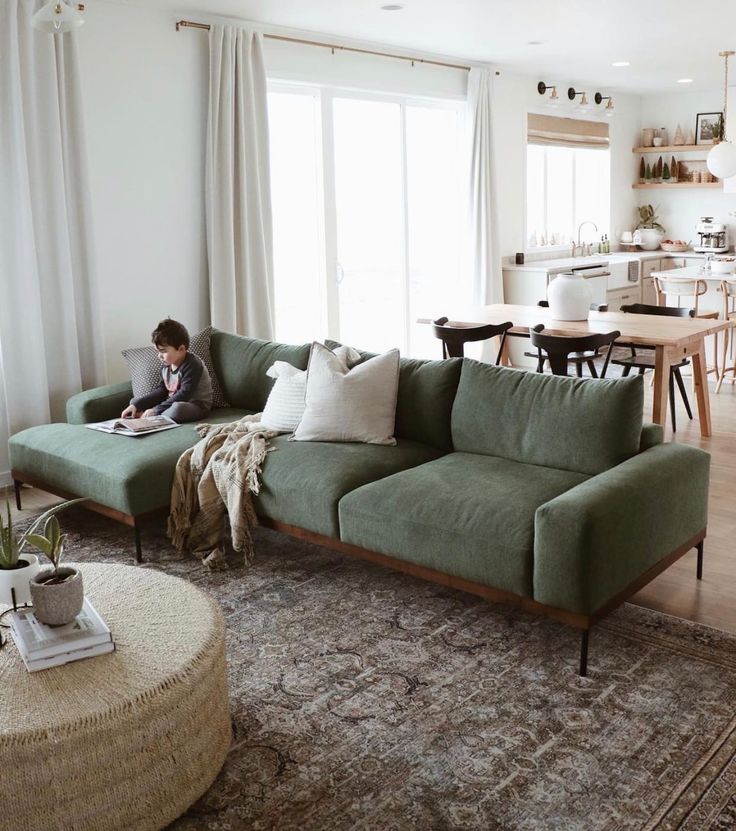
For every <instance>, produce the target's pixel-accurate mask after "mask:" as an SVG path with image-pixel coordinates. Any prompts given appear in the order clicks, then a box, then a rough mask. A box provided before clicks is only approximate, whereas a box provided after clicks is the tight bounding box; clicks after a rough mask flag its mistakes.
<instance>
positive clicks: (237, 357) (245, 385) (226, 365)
mask: <svg viewBox="0 0 736 831" xmlns="http://www.w3.org/2000/svg"><path fill="white" fill-rule="evenodd" d="M210 352H211V354H212V361H213V363H214V365H215V372H217V377H218V378H219V379H220V383H221V384H222V388H223V392H224V393H225V396H226V397H227V400H228V401H229V402H230V405H231V406H232V407H239V408H240V409H243V410H251V411H253V412H257V413H260V412H262V411H263V408H264V407H265V405H266V400H267V399H268V394H269V392H271V387H272V386H273V384H274V379H273V378H269V377H268V376H267V375H266V370H267V369H269V367H271V366H272V365H273V363H274V361H286V363H289V364H292V366H295V367H297V369H306V368H307V362H308V361H309V344H308V343H305V344H302V345H300V346H288V345H286V344H283V343H272V342H271V341H266V340H258V339H257V338H247V337H244V336H242V335H232V334H230V333H229V332H220V331H218V330H217V329H215V330H214V331H213V333H212V338H211V341H210Z"/></svg>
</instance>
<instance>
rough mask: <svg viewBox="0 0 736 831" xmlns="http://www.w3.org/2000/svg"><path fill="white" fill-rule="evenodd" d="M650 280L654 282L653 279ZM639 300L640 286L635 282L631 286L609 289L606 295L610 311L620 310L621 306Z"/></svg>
mask: <svg viewBox="0 0 736 831" xmlns="http://www.w3.org/2000/svg"><path fill="white" fill-rule="evenodd" d="M649 282H650V283H651V282H652V281H651V279H650V280H649ZM638 302H639V286H637V285H633V284H632V286H631V288H626V289H616V290H615V291H609V292H608V294H607V296H606V303H608V311H609V312H618V311H620V310H621V306H629V305H630V304H631V303H638Z"/></svg>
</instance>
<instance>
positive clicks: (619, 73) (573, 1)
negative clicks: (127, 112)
mask: <svg viewBox="0 0 736 831" xmlns="http://www.w3.org/2000/svg"><path fill="white" fill-rule="evenodd" d="M393 1H394V2H396V3H402V4H403V5H404V8H403V9H402V10H401V11H394V12H387V11H382V10H381V9H380V6H381V5H382V4H384V3H386V2H391V0H146V2H145V5H146V6H149V7H150V6H157V7H159V8H163V9H167V10H170V11H172V12H174V13H176V14H179V13H181V14H182V15H184V16H187V17H190V18H192V19H196V17H197V14H199V15H200V16H202V15H208V14H219V15H228V16H235V17H239V18H243V19H247V20H251V21H254V22H259V23H263V24H273V25H275V26H285V27H289V28H294V29H301V30H308V31H312V32H318V33H324V34H329V35H333V36H342V37H345V38H351V39H359V40H364V41H371V42H372V43H378V44H386V45H390V46H391V47H395V48H399V47H400V48H403V49H407V50H418V51H422V52H431V53H435V54H440V55H447V56H452V57H455V58H463V59H465V60H468V61H479V62H487V63H491V64H494V65H496V66H499V67H501V68H502V69H507V70H511V71H515V72H520V73H525V74H532V75H539V77H540V78H543V79H544V80H547V81H548V82H549V81H550V80H552V81H554V80H560V81H563V82H564V81H566V80H569V81H573V80H576V81H585V82H591V83H596V84H599V85H600V86H605V87H606V88H607V89H610V90H622V91H623V90H625V91H629V92H636V93H648V92H656V91H667V92H677V91H684V90H688V89H690V90H692V89H706V88H707V89H711V88H714V87H719V86H721V85H722V83H723V59H722V58H719V57H718V52H719V51H721V50H723V49H729V48H731V49H736V2H735V0H710V2H708V3H703V5H702V6H701V5H700V4H698V3H695V2H693V0H643V2H642V0H605V2H604V1H603V0H557V2H554V0H546V2H541V1H540V0H393ZM121 2H135V0H121ZM529 41H542V43H541V44H540V45H537V46H533V45H530V44H529ZM735 58H736V56H735ZM621 60H627V61H630V62H631V66H629V67H625V68H614V67H612V66H611V63H612V62H613V61H621ZM730 69H732V70H733V72H732V79H733V83H736V59H732V60H731V67H730ZM684 77H688V78H693V79H694V83H692V84H678V83H676V82H677V79H678V78H684Z"/></svg>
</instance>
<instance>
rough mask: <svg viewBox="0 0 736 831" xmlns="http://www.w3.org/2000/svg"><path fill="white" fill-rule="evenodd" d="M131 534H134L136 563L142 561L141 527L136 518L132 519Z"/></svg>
mask: <svg viewBox="0 0 736 831" xmlns="http://www.w3.org/2000/svg"><path fill="white" fill-rule="evenodd" d="M133 534H134V535H135V561H136V563H142V562H143V552H142V550H141V527H140V525H138V522H137V520H133Z"/></svg>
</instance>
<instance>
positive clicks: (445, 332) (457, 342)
mask: <svg viewBox="0 0 736 831" xmlns="http://www.w3.org/2000/svg"><path fill="white" fill-rule="evenodd" d="M513 325H514V324H513V323H512V322H511V321H510V320H509V321H507V322H506V323H499V324H498V325H496V324H492V323H488V324H484V325H482V326H475V325H473V324H467V323H455V322H453V321H449V320H448V319H447V318H446V317H440V318H437V320H433V321H432V329H433V330H434V336H435V337H436V338H439V339H440V340H441V341H442V357H443V358H463V357H465V349H464V347H465V344H466V343H475V342H476V341H480V340H490V338H497V337H500V338H501V343H500V345H499V348H498V355H497V356H496V366H498V365H499V364H500V363H501V358H502V357H503V349H504V346H505V345H506V333H507V332H508V330H509V329H510V328H511V327H512V326H513Z"/></svg>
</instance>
